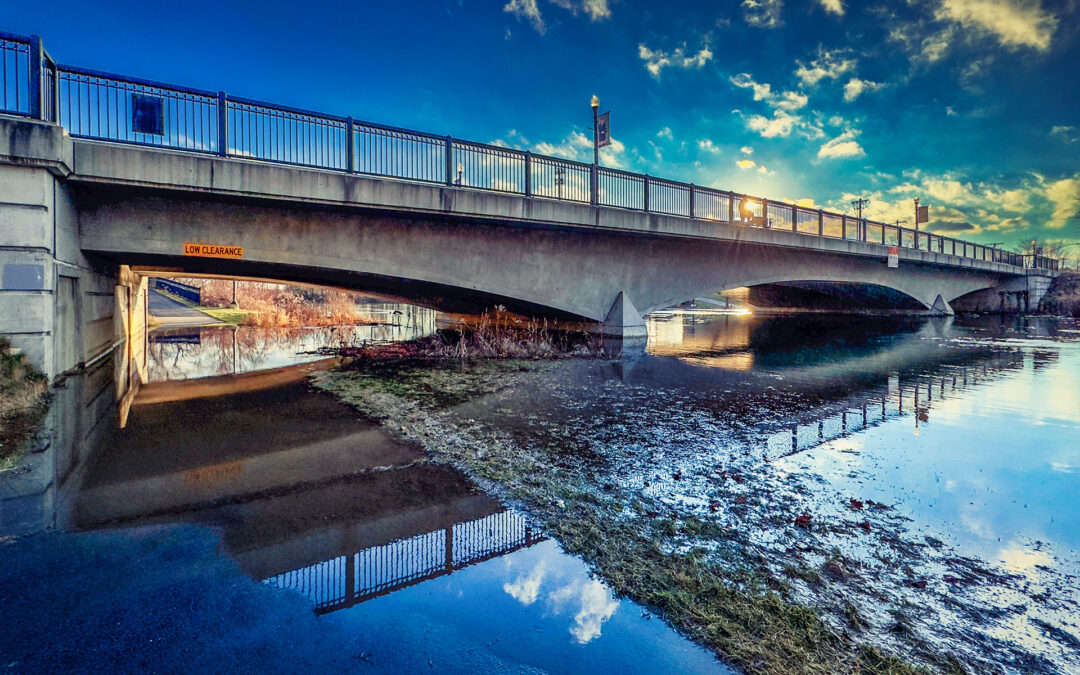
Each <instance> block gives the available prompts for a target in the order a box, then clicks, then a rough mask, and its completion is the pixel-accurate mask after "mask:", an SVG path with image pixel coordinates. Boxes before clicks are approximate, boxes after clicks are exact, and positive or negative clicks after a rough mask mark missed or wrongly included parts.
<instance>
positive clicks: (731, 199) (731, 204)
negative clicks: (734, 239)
mask: <svg viewBox="0 0 1080 675" xmlns="http://www.w3.org/2000/svg"><path fill="white" fill-rule="evenodd" d="M727 211H728V215H727V221H728V222H729V223H734V222H735V193H734V192H729V193H728V200H727Z"/></svg>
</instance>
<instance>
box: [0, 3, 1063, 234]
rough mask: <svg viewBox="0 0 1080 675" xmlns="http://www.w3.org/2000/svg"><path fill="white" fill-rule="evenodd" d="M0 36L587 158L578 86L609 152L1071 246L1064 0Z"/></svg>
mask: <svg viewBox="0 0 1080 675" xmlns="http://www.w3.org/2000/svg"><path fill="white" fill-rule="evenodd" d="M0 30H4V31H8V32H12V33H20V34H31V33H36V34H38V35H41V37H42V39H43V41H44V44H45V47H46V49H48V50H49V52H50V53H51V54H52V55H53V57H54V58H55V59H56V60H57V61H58V62H60V63H62V64H71V65H78V66H83V67H86V68H93V69H96V70H103V71H108V72H115V73H123V74H128V75H134V76H139V77H144V78H149V79H154V80H158V81H163V82H172V83H176V84H183V85H187V86H191V87H197V88H202V89H208V90H213V91H217V90H224V91H226V92H228V93H230V94H234V95H237V96H246V97H249V98H256V99H261V100H265V101H270V102H275V103H282V104H287V105H293V106H297V107H302V108H307V109H312V110H319V111H324V112H327V113H334V114H339V115H352V116H353V117H355V118H357V119H362V120H367V121H371V122H379V123H383V124H391V125H396V126H401V127H407V128H412V129H418V130H423V131H429V132H433V133H438V134H449V135H452V136H454V137H457V138H464V139H468V140H474V141H481V142H493V143H500V144H505V145H508V146H512V147H516V148H521V149H530V150H533V151H535V152H540V153H545V154H552V155H557V156H562V157H570V158H575V159H581V160H584V161H591V156H592V149H591V124H592V112H591V109H590V107H589V99H590V98H591V97H592V95H594V94H595V95H597V96H598V97H599V98H600V110H601V112H603V111H607V110H610V111H611V132H612V138H613V143H612V145H611V146H610V147H609V148H605V149H604V151H603V153H602V156H601V162H602V163H603V164H605V165H608V166H614V167H619V168H624V169H627V170H631V171H637V172H643V173H648V174H650V175H654V176H662V177H666V178H672V179H676V180H682V181H687V182H693V183H695V184H697V185H704V186H710V187H716V188H720V189H727V190H736V191H740V192H744V193H748V194H751V195H755V196H761V197H767V198H769V199H775V200H787V201H792V202H797V203H800V204H804V205H807V206H816V207H824V208H829V209H832V210H836V211H843V212H845V213H853V207H852V205H851V203H850V202H851V201H852V200H854V199H856V198H858V197H865V198H868V199H869V200H870V204H869V207H868V210H867V211H866V213H867V214H868V215H869V217H871V218H874V219H878V220H884V221H887V222H893V221H896V220H898V219H899V220H907V221H908V223H909V225H910V223H911V221H912V220H913V202H912V200H913V199H914V198H915V197H918V198H919V199H920V202H921V203H922V204H929V205H930V207H931V208H930V215H931V220H932V222H931V223H930V224H929V225H928V226H927V229H930V230H932V231H935V232H940V233H943V234H950V235H954V236H962V237H963V238H965V239H969V240H973V241H979V242H982V243H994V242H1003V243H1004V244H1005V245H1013V244H1015V243H1017V242H1019V241H1022V240H1024V239H1025V238H1031V237H1039V238H1051V239H1065V240H1069V241H1080V222H1078V221H1077V220H1076V219H1074V218H1072V216H1073V214H1075V213H1076V210H1077V206H1078V193H1080V87H1078V83H1080V0H1062V1H1058V2H1051V1H1049V0H903V1H898V2H886V1H884V0H882V1H871V2H849V1H845V0H808V1H806V2H795V1H794V0H786V1H785V0H711V1H708V2H705V1H700V2H691V1H689V0H668V1H667V2H656V1H649V2H644V1H635V0H492V1H481V0H395V1H390V2H364V1H360V2H351V3H350V2H327V1H321V0H308V1H307V2H303V3H298V2H295V0H290V1H289V2H276V1H275V0H264V1H262V2H248V1H246V0H244V1H237V2H231V3H225V2H220V1H215V2H211V1H206V0H186V1H185V2H183V3H175V4H174V3H147V2H144V1H140V2H133V1H131V2H128V1H116V0H113V1H109V0H103V1H99V2H95V3H87V2H85V1H81V2H67V1H65V0H57V1H54V2H50V3H30V2H18V3H15V2H13V3H8V4H7V6H6V7H5V10H4V12H3V14H2V15H0ZM1072 250H1073V251H1077V250H1080V247H1076V248H1074V249H1072Z"/></svg>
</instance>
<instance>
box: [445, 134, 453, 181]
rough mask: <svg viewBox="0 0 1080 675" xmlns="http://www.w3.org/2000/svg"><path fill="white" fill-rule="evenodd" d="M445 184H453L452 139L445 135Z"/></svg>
mask: <svg viewBox="0 0 1080 675" xmlns="http://www.w3.org/2000/svg"><path fill="white" fill-rule="evenodd" d="M446 184H447V185H453V184H454V139H453V138H451V137H449V136H447V137H446Z"/></svg>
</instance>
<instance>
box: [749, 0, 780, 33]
mask: <svg viewBox="0 0 1080 675" xmlns="http://www.w3.org/2000/svg"><path fill="white" fill-rule="evenodd" d="M783 8H784V2H783V0H743V2H742V9H743V19H745V20H746V23H748V24H750V25H751V26H757V27H758V28H777V27H779V26H780V25H782V23H783V22H782V21H781V20H780V12H781V10H783Z"/></svg>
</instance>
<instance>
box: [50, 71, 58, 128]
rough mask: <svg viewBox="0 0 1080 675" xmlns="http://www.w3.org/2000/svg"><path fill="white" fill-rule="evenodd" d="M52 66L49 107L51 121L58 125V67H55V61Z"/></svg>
mask: <svg viewBox="0 0 1080 675" xmlns="http://www.w3.org/2000/svg"><path fill="white" fill-rule="evenodd" d="M52 66H53V69H52V81H53V83H52V92H53V100H52V101H51V103H50V105H52V109H53V121H54V122H56V123H57V124H60V66H58V65H56V61H53V64H52Z"/></svg>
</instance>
